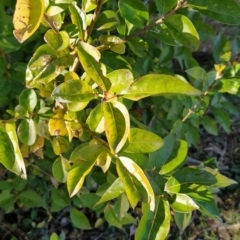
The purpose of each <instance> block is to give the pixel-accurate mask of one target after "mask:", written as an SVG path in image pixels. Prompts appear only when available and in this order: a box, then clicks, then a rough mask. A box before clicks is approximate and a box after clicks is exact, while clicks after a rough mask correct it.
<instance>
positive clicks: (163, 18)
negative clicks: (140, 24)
mask: <svg viewBox="0 0 240 240" xmlns="http://www.w3.org/2000/svg"><path fill="white" fill-rule="evenodd" d="M186 3H187V0H180V1H178V4H177V6H176V7H175V8H173V9H172V10H171V11H169V12H168V13H167V14H166V15H165V16H163V17H161V18H159V19H158V20H157V21H156V22H154V23H152V24H150V25H148V26H146V27H144V28H143V29H141V30H140V31H138V32H136V33H133V34H132V35H129V36H128V37H126V38H125V39H124V40H126V41H128V40H130V39H132V38H134V37H137V36H139V35H141V34H144V33H146V32H148V31H149V30H151V29H152V28H153V27H155V26H157V25H158V24H161V23H163V22H164V21H165V19H167V18H169V17H170V16H172V15H173V14H174V13H175V12H176V11H177V10H179V9H180V8H182V7H184V5H185V4H186Z"/></svg>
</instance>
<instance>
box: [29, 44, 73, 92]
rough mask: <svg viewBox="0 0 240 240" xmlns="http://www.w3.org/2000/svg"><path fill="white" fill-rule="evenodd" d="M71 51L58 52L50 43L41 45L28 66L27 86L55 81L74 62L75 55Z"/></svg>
mask: <svg viewBox="0 0 240 240" xmlns="http://www.w3.org/2000/svg"><path fill="white" fill-rule="evenodd" d="M69 53H70V52H69V51H68V50H63V51H60V52H56V51H55V50H54V49H53V48H51V47H50V46H49V45H48V44H44V45H42V46H40V47H39V48H38V49H37V50H36V51H35V53H34V55H33V56H32V58H31V59H30V61H29V63H28V66H27V71H26V85H27V87H30V88H33V87H39V85H40V86H42V84H47V83H49V82H51V81H53V80H54V79H55V78H56V77H57V76H58V75H59V74H60V73H61V72H62V71H63V70H64V69H65V68H66V67H69V66H71V65H72V64H73V61H74V56H72V55H70V54H69Z"/></svg>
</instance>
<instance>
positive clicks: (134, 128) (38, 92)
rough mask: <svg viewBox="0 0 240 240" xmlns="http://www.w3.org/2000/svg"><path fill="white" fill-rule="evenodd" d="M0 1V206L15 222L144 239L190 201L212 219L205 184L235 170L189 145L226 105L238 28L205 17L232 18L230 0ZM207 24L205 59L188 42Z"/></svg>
mask: <svg viewBox="0 0 240 240" xmlns="http://www.w3.org/2000/svg"><path fill="white" fill-rule="evenodd" d="M14 9H15V12H14ZM13 12H14V14H13ZM0 14H1V19H0V30H1V31H0V34H1V38H0V54H1V55H0V76H1V79H0V80H1V81H0V92H1V94H0V107H1V119H2V120H1V122H0V142H1V145H0V162H1V163H2V165H3V166H4V167H1V183H0V190H1V193H0V206H1V208H2V209H3V210H4V212H5V213H12V212H14V211H15V212H25V213H24V218H25V219H24V220H21V221H22V222H21V226H22V234H23V232H24V233H25V234H27V235H28V237H29V238H30V239H49V237H50V235H51V237H50V239H51V240H54V239H70V236H68V237H67V236H66V235H67V232H66V231H64V230H62V231H61V229H56V228H55V227H51V226H52V225H51V223H52V224H53V225H54V221H55V223H56V222H57V224H61V226H65V225H64V224H66V223H67V224H68V223H69V219H70V221H71V223H72V224H73V226H74V227H75V228H79V229H82V230H90V229H93V228H94V229H102V230H101V231H109V229H108V230H107V227H106V226H107V224H106V222H107V223H108V224H109V225H111V226H114V227H116V228H119V229H121V228H122V227H123V226H125V225H134V226H136V233H135V239H137V240H142V239H149V240H155V239H165V238H166V237H167V235H168V233H169V228H170V221H171V218H174V220H175V222H176V224H177V225H178V227H179V228H180V230H181V231H183V230H184V229H185V228H186V226H187V225H188V224H189V221H190V219H191V216H192V215H191V213H192V211H194V210H196V209H197V210H200V211H201V212H202V213H203V214H205V215H207V216H209V217H211V218H214V219H220V216H219V212H218V208H217V205H216V203H215V200H214V196H213V194H214V193H216V191H217V189H218V188H223V187H226V186H229V185H231V184H234V183H235V181H234V180H231V179H229V178H227V177H225V176H224V175H222V174H221V173H220V172H219V171H218V168H217V162H216V161H215V159H214V158H212V159H203V160H205V161H202V163H201V164H200V165H194V166H192V165H189V162H188V161H187V159H188V158H187V156H188V149H189V147H191V146H197V144H198V142H199V136H200V131H203V129H204V130H205V131H207V132H208V133H210V134H213V135H216V136H217V135H218V129H219V127H220V128H222V129H223V130H224V131H226V132H227V133H229V132H230V125H231V121H230V115H232V114H236V113H237V109H236V108H235V106H234V105H233V104H232V103H231V102H230V101H228V98H227V95H226V94H232V95H237V94H238V91H239V84H240V81H239V66H240V65H239V64H238V53H239V40H238V39H237V38H236V39H235V38H234V39H233V41H231V42H230V41H229V40H228V39H227V38H226V37H225V36H224V35H223V34H221V33H219V34H217V35H216V36H215V34H216V33H215V31H214V29H213V28H212V27H211V26H210V25H209V18H212V19H214V20H216V21H220V22H222V23H224V24H233V25H234V24H240V4H239V3H238V2H237V1H235V0H228V3H227V4H226V2H225V1H222V0H212V1H204V0H188V1H186V0H182V1H181V0H180V1H177V0H155V1H153V0H150V1H144V2H143V1H140V0H119V1H103V0H95V1H94V0H83V1H73V0H54V1H48V0H46V1H43V0H18V1H17V2H15V1H7V0H3V1H1V3H0ZM12 21H13V24H12ZM213 37H215V39H214V46H211V48H212V52H210V58H212V59H211V60H210V63H211V62H214V65H210V67H209V64H208V68H209V69H210V71H208V72H207V70H205V69H204V68H203V67H201V64H204V63H203V62H201V61H199V62H198V61H197V60H196V59H195V58H194V57H193V55H194V54H193V53H194V52H196V51H197V50H198V49H199V45H200V43H201V42H202V41H203V40H208V39H210V38H213ZM201 48H203V47H201ZM200 60H201V59H200ZM209 69H208V70H209ZM25 86H26V87H25ZM5 168H7V169H8V170H10V171H5V170H4V169H5ZM68 214H69V215H68ZM67 216H69V218H68V217H67ZM52 218H53V219H54V220H52ZM63 219H64V221H65V222H64V221H63ZM19 221H20V220H19ZM33 227H34V228H37V229H38V230H32V228H33ZM40 229H41V230H40ZM104 229H105V230H104ZM133 229H135V228H133ZM10 230H11V231H10V232H12V239H14V238H13V237H14V236H15V237H16V236H18V238H20V237H22V236H21V234H20V233H19V232H18V231H16V229H10ZM54 231H55V233H54ZM96 231H97V230H96ZM133 231H134V230H133ZM57 234H59V236H58V235H57ZM130 235H131V234H130ZM79 239H80V238H79Z"/></svg>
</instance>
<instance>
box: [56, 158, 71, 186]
mask: <svg viewBox="0 0 240 240" xmlns="http://www.w3.org/2000/svg"><path fill="white" fill-rule="evenodd" d="M70 168H71V166H70V164H69V162H68V161H67V160H66V159H65V158H63V157H59V158H57V159H56V160H55V161H54V163H53V165H52V173H53V176H54V178H55V179H56V180H57V181H58V182H61V183H65V182H66V181H67V174H68V170H69V169H70Z"/></svg>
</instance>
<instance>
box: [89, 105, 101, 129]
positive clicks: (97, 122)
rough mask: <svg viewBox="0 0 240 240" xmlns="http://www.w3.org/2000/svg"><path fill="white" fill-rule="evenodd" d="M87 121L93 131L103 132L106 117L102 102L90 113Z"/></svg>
mask: <svg viewBox="0 0 240 240" xmlns="http://www.w3.org/2000/svg"><path fill="white" fill-rule="evenodd" d="M86 123H87V124H88V126H89V128H90V130H91V131H94V132H97V133H102V132H103V131H104V129H105V128H104V118H103V113H102V110H101V104H98V105H97V106H96V107H95V108H94V109H93V110H92V111H91V112H90V114H89V116H88V118H87V120H86Z"/></svg>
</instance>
